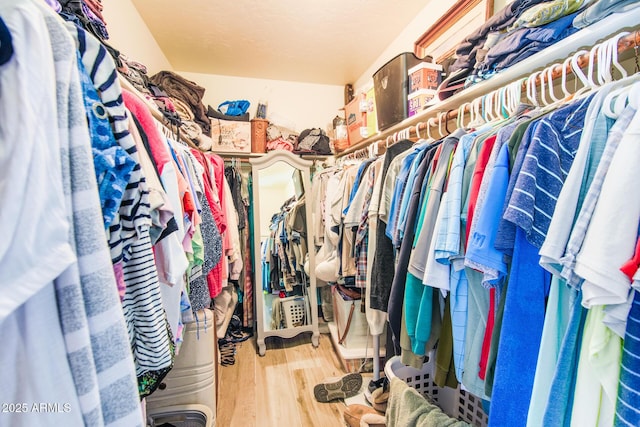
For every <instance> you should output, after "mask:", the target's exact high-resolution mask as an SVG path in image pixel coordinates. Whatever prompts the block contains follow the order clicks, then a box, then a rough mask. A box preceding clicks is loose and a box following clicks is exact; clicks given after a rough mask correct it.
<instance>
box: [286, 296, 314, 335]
mask: <svg viewBox="0 0 640 427" xmlns="http://www.w3.org/2000/svg"><path fill="white" fill-rule="evenodd" d="M280 306H281V307H282V313H283V315H284V320H285V327H287V328H294V327H296V326H304V325H306V324H307V319H309V306H308V305H307V303H306V298H305V297H300V296H296V297H287V298H282V299H280Z"/></svg>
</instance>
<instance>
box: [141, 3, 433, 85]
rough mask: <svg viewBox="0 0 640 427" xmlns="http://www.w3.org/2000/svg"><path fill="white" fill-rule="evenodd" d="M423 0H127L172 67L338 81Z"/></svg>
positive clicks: (368, 59) (348, 79) (357, 69)
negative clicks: (129, 0) (131, 0)
mask: <svg viewBox="0 0 640 427" xmlns="http://www.w3.org/2000/svg"><path fill="white" fill-rule="evenodd" d="M428 1H429V0H398V1H393V2H392V1H389V0H315V1H314V0H262V1H257V0H245V1H242V0H235V1H233V0H224V1H223V0H209V1H201V0H180V1H176V0H133V3H134V5H135V6H136V8H137V9H138V11H139V12H140V15H141V16H142V18H143V19H144V21H145V22H146V24H147V26H148V27H149V30H150V31H151V33H152V34H153V36H154V37H155V39H156V42H157V43H158V45H159V46H160V48H161V49H162V51H163V52H164V54H165V55H166V57H167V59H168V60H169V62H170V63H171V65H172V66H173V68H174V69H175V70H179V71H189V72H195V73H206V74H219V75H228V76H239V77H254V78H261V79H275V80H288V81H299V82H310V83H321V84H333V85H344V84H346V83H353V82H355V81H356V80H357V79H358V78H359V77H360V76H361V75H362V74H363V73H364V72H365V71H366V69H367V68H368V67H369V66H370V65H371V64H373V63H374V62H375V60H376V59H377V58H378V57H379V56H380V54H381V53H382V52H383V51H384V49H385V48H386V47H387V46H388V45H389V44H390V43H391V42H392V41H393V40H394V39H395V38H396V37H397V36H398V35H399V34H400V33H401V31H402V29H403V28H404V27H405V26H406V25H407V24H408V23H410V22H411V21H412V20H413V18H414V17H415V15H416V14H417V13H418V12H419V11H421V10H422V9H423V8H424V6H425V4H426V3H427V2H428Z"/></svg>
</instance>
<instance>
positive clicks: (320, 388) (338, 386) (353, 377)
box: [313, 373, 362, 403]
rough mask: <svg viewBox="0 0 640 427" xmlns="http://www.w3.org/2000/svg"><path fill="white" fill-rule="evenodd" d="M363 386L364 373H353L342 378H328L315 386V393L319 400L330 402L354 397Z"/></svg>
mask: <svg viewBox="0 0 640 427" xmlns="http://www.w3.org/2000/svg"><path fill="white" fill-rule="evenodd" d="M360 387H362V375H360V374H357V373H353V374H347V375H345V376H343V377H342V378H328V379H326V380H324V381H323V382H322V383H320V384H316V386H315V387H314V388H313V395H314V396H315V398H316V400H317V401H318V402H323V403H326V402H330V401H332V400H335V399H346V398H348V397H353V396H355V395H356V394H358V392H359V391H360Z"/></svg>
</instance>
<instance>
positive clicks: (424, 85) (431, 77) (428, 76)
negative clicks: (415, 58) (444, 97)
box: [408, 62, 442, 93]
mask: <svg viewBox="0 0 640 427" xmlns="http://www.w3.org/2000/svg"><path fill="white" fill-rule="evenodd" d="M408 74H409V93H413V92H416V91H419V90H421V89H430V90H436V89H437V88H438V86H439V85H440V83H441V82H442V65H440V64H434V63H432V62H421V63H419V64H418V65H416V66H415V67H412V68H410V69H409V71H408Z"/></svg>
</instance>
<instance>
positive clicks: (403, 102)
mask: <svg viewBox="0 0 640 427" xmlns="http://www.w3.org/2000/svg"><path fill="white" fill-rule="evenodd" d="M420 62H422V60H421V59H419V58H418V57H417V56H415V55H414V54H413V53H412V52H404V53H401V54H399V55H398V56H396V57H394V58H393V59H391V60H390V61H389V62H387V63H386V64H384V65H383V66H382V67H380V69H379V70H378V71H376V72H375V73H374V74H373V87H374V92H375V100H376V111H377V118H378V130H385V129H387V128H389V127H391V126H393V125H395V124H396V123H400V122H401V121H403V120H404V119H406V118H407V114H408V108H407V96H408V95H409V76H408V75H407V71H408V70H409V69H410V68H411V67H413V66H415V65H417V64H418V63H420Z"/></svg>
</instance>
